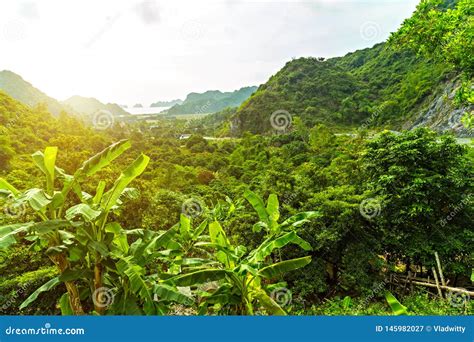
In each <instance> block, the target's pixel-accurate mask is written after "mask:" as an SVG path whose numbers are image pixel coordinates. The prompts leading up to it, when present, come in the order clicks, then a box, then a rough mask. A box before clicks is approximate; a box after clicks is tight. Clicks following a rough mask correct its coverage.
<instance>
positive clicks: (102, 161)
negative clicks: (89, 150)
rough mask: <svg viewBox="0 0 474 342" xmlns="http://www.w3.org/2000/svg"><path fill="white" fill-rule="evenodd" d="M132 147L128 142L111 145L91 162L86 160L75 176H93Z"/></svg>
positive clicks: (123, 141) (121, 141)
mask: <svg viewBox="0 0 474 342" xmlns="http://www.w3.org/2000/svg"><path fill="white" fill-rule="evenodd" d="M131 146H132V145H131V144H130V142H129V141H128V140H120V141H118V142H116V143H114V144H112V145H110V146H109V147H107V148H106V149H104V150H103V151H101V152H99V153H98V154H96V155H95V156H93V157H92V158H90V159H89V160H86V161H85V162H84V163H83V164H82V166H81V168H80V169H78V170H77V171H76V173H75V175H74V176H75V177H77V176H86V177H88V176H92V175H93V174H94V173H96V172H98V171H100V170H101V169H103V168H104V167H106V166H108V165H109V164H110V163H111V162H113V161H114V160H115V159H116V158H118V157H119V156H120V155H121V154H122V153H123V152H125V151H126V150H127V149H129V148H130V147H131Z"/></svg>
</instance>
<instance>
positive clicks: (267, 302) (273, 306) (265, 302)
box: [253, 290, 286, 316]
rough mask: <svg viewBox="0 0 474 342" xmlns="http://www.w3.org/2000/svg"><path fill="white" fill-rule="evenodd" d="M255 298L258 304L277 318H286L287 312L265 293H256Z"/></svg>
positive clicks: (261, 291)
mask: <svg viewBox="0 0 474 342" xmlns="http://www.w3.org/2000/svg"><path fill="white" fill-rule="evenodd" d="M253 296H254V297H255V298H256V299H257V300H258V302H259V303H260V304H261V305H262V306H263V307H264V308H265V310H266V311H267V312H268V313H269V314H272V315H277V316H286V312H285V310H283V309H282V308H281V306H280V305H278V303H277V302H275V301H274V300H273V298H272V297H270V296H269V295H267V294H266V293H265V291H263V290H259V291H256V292H255V293H254V294H253Z"/></svg>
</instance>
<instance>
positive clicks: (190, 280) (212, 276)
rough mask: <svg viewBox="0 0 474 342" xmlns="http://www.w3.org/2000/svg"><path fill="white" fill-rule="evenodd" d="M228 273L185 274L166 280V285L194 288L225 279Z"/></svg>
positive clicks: (218, 271)
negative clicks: (193, 286) (194, 286)
mask: <svg viewBox="0 0 474 342" xmlns="http://www.w3.org/2000/svg"><path fill="white" fill-rule="evenodd" d="M226 275H227V271H225V270H220V269H207V270H200V271H196V272H193V273H188V274H183V275H179V276H176V277H172V278H170V279H167V280H166V283H170V284H174V285H176V286H192V285H196V284H203V283H208V282H211V281H216V280H221V279H223V278H225V276H226Z"/></svg>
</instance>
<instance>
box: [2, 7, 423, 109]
mask: <svg viewBox="0 0 474 342" xmlns="http://www.w3.org/2000/svg"><path fill="white" fill-rule="evenodd" d="M416 3H417V1H416V0H405V1H375V0H366V1H356V0H345V1H343V0H315V1H275V0H271V1H270V0H259V1H255V0H247V1H245V0H242V1H237V0H221V1H217V0H215V1H211V0H204V1H191V0H190V1H184V0H183V1H165V0H163V1H154V0H134V1H127V0H102V1H93V0H80V1H79V0H68V1H61V0H36V1H32V0H30V1H25V2H21V1H20V2H16V3H15V2H2V3H0V51H1V54H0V69H10V70H12V71H14V72H17V73H19V74H20V75H22V76H23V77H24V78H25V79H26V80H28V81H30V82H31V83H33V84H34V85H35V86H37V87H38V88H40V89H42V90H44V91H45V92H46V93H48V94H49V95H51V96H54V97H56V98H59V99H65V98H67V97H69V96H71V95H75V94H79V95H83V96H94V97H97V98H99V99H100V100H102V101H112V102H118V103H128V104H133V103H135V102H143V103H144V104H148V103H151V102H153V101H155V100H159V99H171V98H177V97H181V98H183V97H184V96H185V95H186V94H187V93H188V92H191V91H205V90H208V89H221V90H233V89H236V88H239V87H242V86H247V85H258V84H260V83H263V82H265V81H266V80H267V79H268V78H269V77H270V76H271V75H272V74H273V73H275V72H277V71H278V70H279V68H281V67H282V66H283V65H284V64H285V62H286V61H288V60H289V59H291V58H292V57H299V56H309V55H313V56H324V57H332V56H338V55H343V54H345V53H347V52H350V51H353V50H355V49H359V48H364V47H368V46H371V45H373V44H375V43H377V42H380V41H383V40H384V39H386V38H387V37H388V35H389V33H390V32H391V31H394V30H396V29H397V27H398V26H399V25H400V23H401V22H402V21H403V19H404V18H406V17H408V16H410V14H411V12H412V11H413V10H414V8H415V6H416ZM367 22H372V23H376V24H377V25H376V29H377V32H376V35H375V36H374V37H373V38H371V39H366V38H367V37H364V36H363V35H361V30H360V28H361V26H362V25H364V24H365V23H367ZM364 38H365V39H364Z"/></svg>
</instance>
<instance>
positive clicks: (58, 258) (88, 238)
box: [0, 140, 149, 314]
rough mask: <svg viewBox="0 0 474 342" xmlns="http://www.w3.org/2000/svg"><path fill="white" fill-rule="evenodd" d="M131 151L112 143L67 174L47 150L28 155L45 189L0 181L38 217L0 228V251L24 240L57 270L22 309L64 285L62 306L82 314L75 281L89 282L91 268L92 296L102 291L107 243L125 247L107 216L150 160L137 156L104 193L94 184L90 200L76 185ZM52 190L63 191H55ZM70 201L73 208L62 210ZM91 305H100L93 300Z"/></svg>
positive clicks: (102, 184) (53, 152)
mask: <svg viewBox="0 0 474 342" xmlns="http://www.w3.org/2000/svg"><path fill="white" fill-rule="evenodd" d="M130 147H131V145H130V143H129V142H128V141H127V140H122V141H119V142H117V143H115V144H112V145H111V146H109V147H108V148H106V149H104V150H103V151H102V152H100V153H98V154H97V155H95V156H94V157H92V158H90V159H89V160H87V161H86V162H84V163H83V164H82V166H81V167H80V168H79V169H78V170H77V171H76V172H75V173H74V175H68V174H66V173H65V172H64V171H63V170H62V169H60V168H58V167H57V166H56V156H57V153H58V149H57V148H56V147H47V148H46V149H45V151H44V153H43V152H36V153H34V154H33V155H32V158H33V161H34V163H35V164H36V166H37V167H38V168H39V169H40V170H41V172H42V173H43V174H44V176H45V187H44V188H33V189H29V190H26V191H23V192H22V191H20V190H18V189H16V188H14V187H13V186H12V185H11V184H9V183H8V182H7V181H6V180H4V179H0V190H3V191H4V192H7V193H8V195H9V196H10V197H13V198H14V200H15V201H16V203H19V204H21V205H27V206H29V207H30V208H31V210H32V211H33V212H34V213H35V214H36V217H37V218H38V219H37V220H35V221H31V222H27V223H19V224H13V225H8V226H3V227H0V247H1V248H8V247H9V246H10V245H12V244H14V243H16V242H17V241H19V240H20V239H21V238H25V239H27V240H29V241H32V242H33V243H34V244H35V246H36V247H37V248H42V249H44V250H45V254H46V255H47V256H48V257H49V258H50V260H51V261H52V262H53V263H54V264H55V265H56V266H57V267H58V270H59V276H58V277H56V278H53V279H52V280H50V281H49V282H48V283H46V284H44V285H43V286H41V287H40V288H39V289H38V290H37V291H35V292H34V293H33V294H32V295H31V296H30V297H29V298H27V300H26V301H25V302H24V303H23V304H22V305H21V308H23V307H26V306H27V305H29V304H30V303H31V302H33V301H34V300H35V299H36V297H37V296H38V294H39V293H41V292H43V291H47V290H50V289H51V288H53V287H54V286H56V285H57V284H59V283H61V282H64V283H65V285H66V288H67V295H65V296H64V298H67V301H66V300H63V304H64V303H65V302H66V303H67V304H68V305H69V308H70V310H71V312H72V313H73V314H83V313H84V309H83V306H82V303H81V298H80V291H79V288H78V286H77V280H79V279H84V280H86V281H88V280H89V279H90V278H91V277H90V272H91V269H93V271H92V274H93V284H91V289H92V292H93V293H97V289H99V288H101V287H102V285H103V262H104V261H105V260H107V258H108V255H109V254H110V244H111V243H112V241H115V240H120V241H121V242H122V243H123V242H124V236H123V234H122V232H121V231H117V230H115V231H114V230H113V229H111V228H110V227H111V225H110V222H109V221H108V218H109V215H110V213H111V212H112V211H114V210H116V209H117V208H118V207H119V206H120V204H121V203H122V200H123V198H124V197H126V196H130V194H133V193H135V191H134V190H132V189H130V188H127V186H128V185H129V184H130V182H132V181H133V180H134V179H135V178H136V177H138V176H139V175H140V174H141V173H142V172H143V171H144V170H145V168H146V166H147V164H148V162H149V158H148V157H147V156H145V155H141V156H139V157H138V158H137V159H136V160H135V161H134V162H132V164H131V165H130V166H129V167H127V168H126V169H125V170H124V171H123V172H122V173H121V175H120V176H119V178H118V179H117V180H116V181H115V183H114V184H113V185H112V187H111V188H110V189H109V190H108V191H106V192H105V189H106V184H105V182H103V181H100V182H99V183H98V185H97V188H96V193H95V195H94V196H92V195H89V194H87V193H85V192H83V191H82V189H81V184H82V183H83V182H84V181H85V180H86V179H87V178H89V177H90V176H92V175H94V174H96V173H97V172H98V171H100V170H101V169H103V168H104V167H106V166H108V165H110V164H111V163H112V162H113V161H114V160H115V159H116V158H118V157H119V156H120V155H121V154H122V153H123V152H125V151H126V150H127V149H129V148H130ZM57 185H62V186H60V187H59V188H57V187H56V186H57ZM71 194H75V195H76V196H72V195H71ZM73 197H74V198H73ZM71 202H72V203H77V204H75V205H73V206H70V207H67V206H68V205H69V203H71ZM93 302H94V303H97V302H100V301H99V300H98V298H95V300H93ZM95 311H96V312H97V313H99V314H101V313H103V311H104V308H103V307H101V306H97V305H95Z"/></svg>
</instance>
